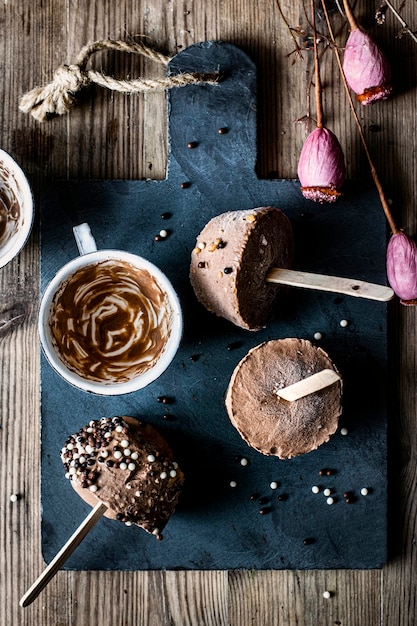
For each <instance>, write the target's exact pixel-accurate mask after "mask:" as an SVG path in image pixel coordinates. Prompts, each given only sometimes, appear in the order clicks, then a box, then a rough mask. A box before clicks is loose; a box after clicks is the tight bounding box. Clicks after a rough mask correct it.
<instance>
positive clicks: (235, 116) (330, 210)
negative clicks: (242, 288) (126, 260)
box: [41, 42, 388, 570]
mask: <svg viewBox="0 0 417 626" xmlns="http://www.w3.org/2000/svg"><path fill="white" fill-rule="evenodd" d="M217 70H219V71H220V72H221V74H222V82H221V83H220V84H219V85H217V86H212V85H205V86H187V87H183V88H179V89H177V90H174V91H171V92H170V94H169V99H168V116H169V137H168V143H169V148H170V151H169V169H168V174H167V178H166V180H164V181H102V182H95V181H94V182H92V181H65V182H55V183H53V184H51V185H50V186H49V187H48V188H47V189H45V191H44V194H43V198H42V203H41V283H42V291H43V290H44V288H45V286H46V284H47V282H48V281H49V280H50V278H51V277H52V276H53V274H54V273H55V272H56V271H57V270H58V269H59V268H60V267H61V266H62V265H63V264H64V263H65V262H67V261H69V260H70V259H71V258H73V257H74V256H76V255H77V248H76V245H75V241H74V238H73V236H72V226H73V225H75V224H76V223H80V222H84V221H86V222H88V223H89V224H90V226H91V228H92V231H93V233H94V235H95V237H96V240H97V244H98V247H99V248H122V249H126V250H128V251H130V252H134V253H138V254H140V255H142V256H145V257H147V258H148V259H149V260H151V261H152V262H154V263H155V264H156V265H158V266H159V267H160V268H161V269H162V270H163V271H164V272H165V273H166V274H167V275H168V277H169V278H170V279H171V281H172V282H173V284H174V286H175V287H176V289H177V291H178V294H179V296H180V299H181V302H182V306H183V311H184V320H185V332H184V336H183V340H182V344H181V347H180V350H179V352H178V354H177V356H176V357H175V359H174V361H173V363H172V365H171V366H170V367H169V368H168V370H167V371H166V372H165V373H164V374H163V375H162V376H161V378H160V379H159V380H157V381H156V382H154V383H152V384H151V385H150V386H149V387H147V388H146V389H144V390H141V391H138V392H135V393H133V394H129V395H124V396H119V397H114V398H104V397H101V396H93V395H89V394H87V393H84V392H81V391H77V390H76V389H74V388H72V387H71V386H69V385H68V384H67V383H65V382H64V381H62V380H61V379H60V378H59V377H58V375H56V374H55V373H54V372H53V371H52V369H51V368H50V367H49V365H48V364H47V363H46V361H45V359H44V357H43V356H42V363H41V381H42V389H41V402H42V407H41V408H42V411H41V415H42V417H41V435H42V467H41V476H42V481H41V504H42V549H43V555H44V558H45V561H46V562H50V561H51V559H52V558H53V557H54V556H55V554H56V553H57V551H58V550H59V549H60V548H61V546H62V545H63V544H64V543H65V541H66V540H67V538H68V537H69V536H70V535H71V533H72V532H73V531H74V530H75V529H76V527H77V526H78V524H79V523H80V522H81V521H82V520H83V519H84V517H85V515H86V514H87V513H88V511H89V510H90V509H89V507H88V506H87V505H86V504H85V503H84V502H83V501H82V500H81V499H80V498H79V497H78V496H77V495H76V494H75V492H73V490H72V489H71V486H70V484H69V482H68V481H67V480H66V479H65V477H64V471H63V468H62V465H61V461H60V458H59V454H60V449H61V447H62V444H63V442H64V440H65V439H66V437H67V435H69V434H72V433H73V432H75V431H76V430H78V429H79V428H80V427H81V426H83V425H84V424H86V423H87V422H88V421H89V420H90V419H97V418H100V417H102V416H114V415H132V416H135V417H139V418H142V419H143V420H146V421H149V422H151V423H152V424H153V425H154V426H156V427H157V428H158V429H159V430H160V432H161V433H162V434H163V435H164V436H165V437H166V438H167V439H168V441H169V442H170V443H171V444H172V446H173V447H174V449H175V451H176V457H177V459H178V461H179V463H180V465H181V466H182V467H183V469H184V471H185V474H186V485H185V488H184V492H183V494H182V498H181V501H180V504H179V506H178V508H177V511H176V512H175V514H174V516H173V518H172V519H171V520H170V522H169V524H168V525H167V527H166V529H165V532H164V540H163V541H161V542H158V541H156V540H155V538H154V537H152V536H148V535H147V534H145V533H144V532H143V531H142V530H140V529H139V528H136V527H131V528H127V527H125V526H124V525H123V524H122V523H118V522H114V521H110V520H107V519H105V518H103V519H101V520H100V521H99V522H98V524H97V525H96V526H95V528H94V529H93V530H92V531H91V532H90V534H89V535H88V537H87V538H86V539H85V540H84V542H83V543H82V544H81V545H80V547H79V548H78V549H77V550H76V551H75V553H74V554H73V555H72V557H71V558H70V559H69V560H68V561H67V563H66V565H65V567H66V568H68V569H115V570H119V569H120V570H147V569H155V570H158V569H202V570H204V569H238V568H246V569H291V568H297V569H312V568H362V569H369V568H378V567H381V565H382V564H383V563H384V562H385V560H386V530H387V529H386V526H387V522H386V507H387V454H386V453H387V438H386V426H387V411H386V405H387V398H386V393H387V387H388V385H387V305H386V304H384V303H379V302H372V301H368V300H360V299H356V298H353V297H348V296H338V295H335V294H327V293H320V292H314V291H307V290H301V289H296V288H293V289H290V290H289V291H288V295H287V297H286V299H285V301H284V304H283V306H282V307H281V308H280V310H279V311H278V310H277V312H276V316H275V318H274V321H273V322H271V324H270V325H269V326H268V328H266V329H265V330H263V331H259V332H256V333H251V332H248V331H244V330H241V329H238V328H236V327H234V326H233V325H232V324H230V323H229V322H227V321H225V320H222V319H219V318H216V317H215V316H213V315H212V314H210V313H208V312H207V311H205V310H204V309H203V307H202V306H201V305H200V304H199V303H198V302H197V301H196V299H195V297H194V294H193V292H192V289H191V287H190V284H189V280H188V268H189V259H190V253H191V250H192V248H193V247H194V244H195V239H196V236H197V234H198V233H199V231H200V230H201V228H202V227H203V226H204V224H205V223H206V222H207V221H208V220H209V219H210V218H211V217H212V216H213V215H216V214H219V213H222V212H223V211H226V210H231V209H240V208H251V207H256V206H262V205H268V204H272V205H275V206H278V207H280V208H282V209H283V210H284V211H285V212H286V214H287V215H288V216H289V217H290V219H291V221H292V224H293V228H294V233H295V240H296V246H297V254H296V259H295V263H294V268H295V269H303V270H306V271H312V272H319V273H327V274H333V275H339V276H347V277H354V278H357V279H362V280H368V281H372V282H377V283H382V284H385V281H386V276H385V250H386V224H385V220H384V217H383V215H382V211H381V209H380V205H379V201H378V198H377V195H376V193H375V191H374V190H373V189H367V188H363V187H360V186H359V185H358V184H356V183H355V184H353V183H346V185H345V188H344V196H343V197H342V198H341V199H340V200H339V201H338V202H337V203H336V204H335V205H332V206H320V205H316V204H314V203H310V202H307V201H305V200H304V199H303V198H302V196H301V193H300V190H299V185H298V182H297V181H288V180H258V178H257V177H256V175H255V169H254V168H255V161H256V68H255V66H254V64H253V63H252V62H251V60H250V59H249V58H248V57H247V56H246V55H245V54H244V53H243V52H242V51H241V50H239V49H237V48H236V47H234V46H232V45H229V44H227V43H220V42H206V43H202V44H197V45H194V46H191V47H190V48H188V49H186V50H184V51H183V52H181V53H180V54H178V55H177V56H176V57H175V58H174V59H173V60H172V61H171V63H170V66H169V72H171V73H178V72H180V71H210V72H211V71H217ZM220 128H222V129H226V130H227V132H225V133H223V134H221V133H219V132H218V131H219V129H220ZM189 142H196V144H197V146H196V147H195V148H192V149H190V148H189V147H187V145H188V143H189ZM184 182H186V183H189V186H188V187H185V188H184V187H183V186H182V183H184ZM167 212H169V213H171V217H170V218H169V219H166V218H165V219H163V218H162V217H161V216H162V215H163V214H165V213H167ZM163 228H165V229H169V232H170V234H169V236H168V237H167V238H166V239H165V240H163V241H155V235H157V234H158V233H159V231H160V230H161V229H163ZM343 319H345V320H347V321H348V322H349V324H348V326H346V327H342V326H341V325H340V321H341V320H343ZM316 332H320V333H322V335H323V338H322V339H321V340H320V341H316V340H315V339H314V338H313V337H314V333H316ZM282 337H303V338H307V339H310V340H312V341H314V342H316V343H318V344H320V345H321V346H322V347H323V348H324V349H325V350H327V351H328V353H329V354H330V356H331V357H332V359H333V360H334V362H335V363H336V364H337V366H338V368H339V369H340V371H341V373H342V375H343V378H344V414H343V418H342V420H341V425H342V426H345V427H346V428H348V430H349V433H348V435H346V436H343V435H342V434H341V433H340V432H337V433H336V434H335V435H334V436H333V438H332V439H331V441H330V442H329V443H327V444H325V445H323V446H322V447H321V448H319V449H318V450H317V451H314V452H311V453H309V454H307V455H304V456H302V457H298V458H295V459H292V460H288V461H282V460H279V459H277V458H275V457H272V458H269V457H264V456H262V455H260V454H259V453H257V452H255V451H254V450H251V449H250V448H249V447H248V446H247V445H246V444H245V443H244V442H243V440H242V439H241V438H240V436H239V435H238V433H237V432H236V431H235V430H234V428H233V427H232V426H231V424H230V422H229V420H228V417H227V414H226V412H225V408H224V404H223V397H224V393H225V390H226V387H227V384H228V381H229V378H230V376H231V374H232V371H233V369H234V367H235V366H236V364H237V363H238V361H239V360H240V359H241V358H242V357H243V356H244V355H245V354H246V352H247V351H248V350H249V349H250V348H251V347H253V346H255V345H258V344H259V343H261V342H262V341H265V340H268V339H272V338H282ZM163 395H166V396H169V397H171V398H172V399H173V400H174V402H173V403H172V404H161V403H160V402H158V397H160V396H163ZM166 415H168V416H169V417H170V419H167V418H166V417H164V416H166ZM241 457H245V458H246V459H247V460H248V461H249V463H248V465H247V466H242V465H241V464H240V462H239V459H240V458H241ZM323 468H330V469H332V470H334V473H333V474H332V475H331V476H329V477H327V476H326V477H320V476H319V470H321V469H323ZM230 481H236V483H237V485H236V487H235V488H232V487H231V486H230ZM271 481H277V482H278V483H279V487H278V489H276V490H275V491H273V490H271V488H270V483H271ZM315 484H317V485H319V486H321V487H327V486H329V487H331V488H332V489H333V494H334V497H335V503H334V504H333V505H331V506H329V505H328V504H327V503H326V498H325V496H324V495H323V493H322V492H321V493H320V494H317V495H315V494H313V493H312V491H311V487H312V486H313V485H315ZM362 487H367V488H368V489H369V495H368V496H366V497H364V496H361V495H360V489H361V488H362ZM346 491H352V492H353V493H354V501H353V502H352V504H346V502H345V501H344V497H343V494H344V493H345V492H346ZM255 493H257V494H258V495H259V497H262V498H266V499H267V503H266V504H263V505H262V504H260V503H259V502H258V499H251V496H252V495H253V494H255ZM278 496H282V498H281V499H279V498H278ZM265 507H267V509H268V512H267V513H266V514H265V515H260V513H259V511H260V509H261V508H265ZM306 539H311V540H312V541H311V542H308V541H307V542H306V541H305V540H306Z"/></svg>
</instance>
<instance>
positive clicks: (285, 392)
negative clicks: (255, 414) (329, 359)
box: [275, 369, 340, 402]
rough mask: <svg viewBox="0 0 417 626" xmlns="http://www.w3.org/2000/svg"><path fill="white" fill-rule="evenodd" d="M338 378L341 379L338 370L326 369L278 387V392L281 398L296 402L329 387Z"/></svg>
mask: <svg viewBox="0 0 417 626" xmlns="http://www.w3.org/2000/svg"><path fill="white" fill-rule="evenodd" d="M337 380H340V376H339V374H338V373H337V372H335V371H334V370H331V369H324V370H321V371H320V372H316V373H315V374H312V375H311V376H307V378H303V379H302V380H299V381H298V382H296V383H293V384H292V385H288V386H287V387H283V388H282V389H277V390H276V392H275V393H276V394H277V396H278V397H279V398H282V399H283V400H286V401H287V402H295V401H296V400H299V399H300V398H304V396H308V395H310V394H311V393H314V392H315V391H319V390H320V389H324V388H325V387H329V386H330V385H332V384H333V383H335V382H336V381H337Z"/></svg>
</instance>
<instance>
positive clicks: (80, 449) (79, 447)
mask: <svg viewBox="0 0 417 626" xmlns="http://www.w3.org/2000/svg"><path fill="white" fill-rule="evenodd" d="M78 452H79V453H80V454H85V448H84V447H83V446H78Z"/></svg>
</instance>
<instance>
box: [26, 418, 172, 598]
mask: <svg viewBox="0 0 417 626" xmlns="http://www.w3.org/2000/svg"><path fill="white" fill-rule="evenodd" d="M61 459H62V462H63V465H64V469H65V476H66V478H68V479H69V481H70V484H71V486H72V487H73V489H74V490H75V491H76V492H77V493H78V494H79V495H80V496H81V498H82V499H83V500H85V501H86V502H87V503H88V504H89V505H91V506H92V507H93V510H92V511H91V512H90V514H89V515H88V517H87V518H86V519H85V520H84V521H83V522H82V524H80V526H79V527H78V529H77V530H76V531H75V533H74V534H73V535H72V537H71V538H70V539H69V540H68V542H67V543H66V544H65V546H64V547H63V548H62V549H61V550H60V552H59V553H58V554H57V555H56V557H55V558H54V559H53V560H52V561H51V563H50V564H49V565H48V567H47V568H46V569H45V570H44V572H43V573H42V574H41V575H40V576H39V578H38V579H37V580H36V581H35V583H34V584H33V585H32V586H31V587H30V589H29V590H28V591H27V592H26V593H25V594H24V595H23V596H22V598H21V600H20V606H22V607H25V606H28V605H29V604H31V603H32V602H33V600H34V599H35V598H36V597H37V596H38V595H39V593H40V592H41V591H42V589H44V588H45V587H46V585H47V584H48V583H49V582H50V580H51V579H52V578H53V576H54V575H55V574H56V572H57V571H58V570H59V569H60V567H62V565H63V564H64V562H65V561H66V560H67V559H68V558H69V556H70V555H71V554H72V552H73V551H74V550H75V549H76V547H77V546H78V545H79V544H80V542H81V541H82V539H83V538H84V537H85V536H86V535H87V533H88V532H89V530H91V528H92V527H93V526H94V524H95V523H96V522H97V521H98V520H99V519H100V517H102V516H103V515H104V516H105V517H109V518H111V519H115V520H119V521H120V522H123V523H124V524H125V525H127V526H132V525H137V526H139V527H140V528H142V529H143V530H144V531H146V532H147V533H149V534H151V535H154V536H155V537H156V539H160V540H161V539H162V530H163V529H164V528H165V526H166V524H167V523H168V521H169V519H170V517H171V516H172V514H173V513H174V510H175V507H176V505H177V503H178V499H179V497H180V493H181V489H182V486H183V483H184V474H183V472H182V470H181V469H180V467H179V466H178V463H177V462H176V461H175V460H174V456H173V452H172V450H171V448H170V446H169V444H168V443H167V441H166V440H165V439H164V438H163V437H162V436H161V435H160V434H159V433H158V431H157V430H156V429H155V428H154V427H153V426H151V425H150V424H144V423H143V422H140V421H139V420H136V419H134V418H132V417H127V416H123V417H119V416H117V417H113V418H104V417H103V418H102V419H100V420H92V421H90V422H89V423H88V424H87V425H86V426H84V427H83V428H81V429H80V430H79V431H78V432H76V433H75V434H74V435H71V436H70V437H68V439H67V440H66V441H65V443H64V446H63V448H62V450H61Z"/></svg>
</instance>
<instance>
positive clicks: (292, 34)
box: [276, 0, 303, 58]
mask: <svg viewBox="0 0 417 626" xmlns="http://www.w3.org/2000/svg"><path fill="white" fill-rule="evenodd" d="M276 3H277V7H278V11H279V12H280V15H281V17H282V19H283V21H284V24H285V26H286V28H287V30H288V32H289V33H290V37H291V39H292V40H293V42H294V44H295V50H296V52H297V54H298V55H299V56H300V57H301V58H303V55H302V52H301V48H300V46H299V44H298V41H297V39H296V37H295V35H294V33H293V31H292V28H291V26H290V25H289V23H288V20H287V18H286V17H285V15H284V13H283V12H282V9H281V5H280V3H279V0H276Z"/></svg>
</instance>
